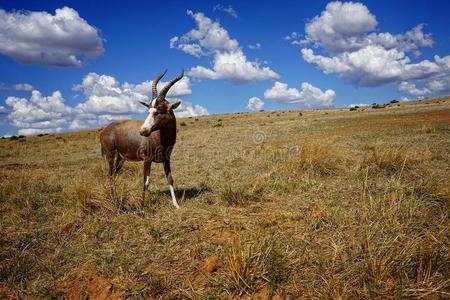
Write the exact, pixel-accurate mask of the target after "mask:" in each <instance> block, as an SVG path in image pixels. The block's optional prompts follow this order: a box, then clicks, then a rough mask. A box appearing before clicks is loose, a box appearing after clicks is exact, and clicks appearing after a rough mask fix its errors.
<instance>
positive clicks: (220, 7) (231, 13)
mask: <svg viewBox="0 0 450 300" xmlns="http://www.w3.org/2000/svg"><path fill="white" fill-rule="evenodd" d="M213 10H214V11H221V12H224V13H226V14H228V15H229V16H230V17H232V18H235V19H237V18H238V15H237V13H236V11H235V10H234V8H233V7H232V6H231V5H228V6H227V7H226V6H223V5H222V4H216V5H215V6H214V8H213Z"/></svg>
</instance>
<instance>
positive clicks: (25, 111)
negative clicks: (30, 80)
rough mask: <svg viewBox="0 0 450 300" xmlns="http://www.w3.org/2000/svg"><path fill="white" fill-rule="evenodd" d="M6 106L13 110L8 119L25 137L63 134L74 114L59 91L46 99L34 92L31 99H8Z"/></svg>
mask: <svg viewBox="0 0 450 300" xmlns="http://www.w3.org/2000/svg"><path fill="white" fill-rule="evenodd" d="M6 104H7V105H8V106H10V107H11V108H12V112H11V113H10V114H9V115H8V119H9V120H10V122H11V124H12V125H13V126H14V127H16V128H18V130H19V134H23V135H30V134H36V133H52V132H61V131H62V130H63V129H64V125H65V124H66V123H67V121H68V120H69V119H70V116H71V114H72V112H73V110H72V108H71V107H69V106H67V105H66V104H65V101H64V98H63V97H62V95H61V92H59V91H55V92H54V93H53V94H52V95H51V96H47V97H45V96H43V95H42V94H41V93H40V92H39V91H36V90H34V91H33V92H32V93H31V97H30V99H25V98H18V97H8V98H7V99H6Z"/></svg>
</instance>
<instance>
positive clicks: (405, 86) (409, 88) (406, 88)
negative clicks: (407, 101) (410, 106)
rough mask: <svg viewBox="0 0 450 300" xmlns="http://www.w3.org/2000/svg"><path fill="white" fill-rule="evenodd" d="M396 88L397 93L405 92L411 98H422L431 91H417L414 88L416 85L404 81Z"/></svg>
mask: <svg viewBox="0 0 450 300" xmlns="http://www.w3.org/2000/svg"><path fill="white" fill-rule="evenodd" d="M397 88H398V90H399V91H401V92H406V93H408V94H410V95H413V96H423V95H426V94H429V93H431V91H430V90H429V89H427V88H423V89H419V88H417V87H416V84H414V83H410V82H406V81H402V82H400V84H399V85H398V87H397Z"/></svg>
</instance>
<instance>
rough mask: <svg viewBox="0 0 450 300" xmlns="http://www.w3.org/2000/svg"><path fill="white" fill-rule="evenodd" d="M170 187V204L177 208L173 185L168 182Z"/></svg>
mask: <svg viewBox="0 0 450 300" xmlns="http://www.w3.org/2000/svg"><path fill="white" fill-rule="evenodd" d="M169 188H170V194H171V195H172V204H173V205H174V206H175V207H176V208H177V209H179V208H180V206H179V205H178V202H177V198H175V191H174V190H173V186H172V185H170V184H169Z"/></svg>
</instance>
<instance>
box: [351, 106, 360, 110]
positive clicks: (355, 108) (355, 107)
mask: <svg viewBox="0 0 450 300" xmlns="http://www.w3.org/2000/svg"><path fill="white" fill-rule="evenodd" d="M355 110H358V106H353V107H350V111H355Z"/></svg>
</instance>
